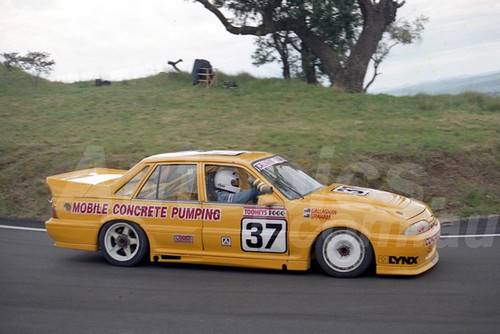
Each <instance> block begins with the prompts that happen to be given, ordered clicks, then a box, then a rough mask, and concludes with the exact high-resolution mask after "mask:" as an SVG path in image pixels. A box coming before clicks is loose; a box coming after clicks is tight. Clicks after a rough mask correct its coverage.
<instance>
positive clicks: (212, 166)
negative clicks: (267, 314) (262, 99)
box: [46, 150, 441, 277]
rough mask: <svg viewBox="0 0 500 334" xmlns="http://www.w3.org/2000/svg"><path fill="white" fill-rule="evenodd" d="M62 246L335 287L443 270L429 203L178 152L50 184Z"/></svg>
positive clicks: (264, 161)
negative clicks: (288, 274)
mask: <svg viewBox="0 0 500 334" xmlns="http://www.w3.org/2000/svg"><path fill="white" fill-rule="evenodd" d="M47 184H48V185H49V187H50V190H51V192H52V196H53V198H52V218H51V219H50V220H48V221H47V222H46V227H47V232H48V233H49V235H50V236H51V237H52V238H53V239H54V240H55V245H56V246H59V247H66V248H73V249H80V250H87V251H98V250H100V251H101V252H102V254H103V256H104V257H105V258H106V260H107V261H109V262H110V263H111V264H113V265H117V266H134V265H137V264H139V263H141V262H143V261H154V262H185V263H199V264H212V265H224V266H240V267H254V268H271V269H288V270H308V269H309V268H310V265H311V261H313V260H317V261H318V263H319V265H320V266H321V268H322V269H323V270H324V271H325V272H326V273H327V274H329V275H331V276H335V277H356V276H359V275H360V274H362V273H364V272H365V271H366V270H367V269H368V268H370V266H371V265H373V266H374V267H375V269H376V273H377V274H390V275H416V274H420V273H422V272H425V271H426V270H428V269H430V268H431V267H433V266H434V265H435V264H436V263H437V262H438V258H439V257H438V252H437V250H436V244H437V241H438V239H439V236H440V228H441V227H440V223H439V221H438V220H437V219H436V217H434V215H433V213H432V212H431V210H430V209H429V207H428V206H427V205H425V204H424V203H421V202H419V201H416V200H414V199H410V198H406V197H403V196H400V195H396V194H392V193H388V192H383V191H378V190H374V189H366V188H360V187H353V186H348V185H343V184H332V185H330V186H324V185H322V184H320V183H319V182H317V181H316V180H314V179H313V178H312V177H310V176H308V175H307V174H306V173H304V172H303V171H302V170H301V169H300V168H298V167H297V166H295V165H294V164H292V163H290V162H289V161H287V160H286V159H285V158H283V157H280V156H278V155H274V154H270V153H265V152H248V151H227V150H226V151H185V152H176V153H166V154H159V155H155V156H151V157H148V158H145V159H144V160H142V161H140V162H139V163H138V164H137V165H135V166H134V167H133V168H131V169H130V170H128V171H124V170H116V169H104V168H94V169H86V170H80V171H75V172H70V173H65V174H60V175H54V176H50V177H48V178H47Z"/></svg>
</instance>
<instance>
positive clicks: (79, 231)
mask: <svg viewBox="0 0 500 334" xmlns="http://www.w3.org/2000/svg"><path fill="white" fill-rule="evenodd" d="M45 228H46V229H47V233H48V234H49V235H50V237H51V238H52V239H54V241H55V243H54V245H55V246H58V247H63V248H72V249H80V250H88V251H97V250H98V249H99V245H98V243H99V242H98V236H99V230H100V228H101V223H99V222H79V221H74V220H65V219H56V218H51V219H49V220H48V221H46V222H45Z"/></svg>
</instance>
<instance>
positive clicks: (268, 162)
mask: <svg viewBox="0 0 500 334" xmlns="http://www.w3.org/2000/svg"><path fill="white" fill-rule="evenodd" d="M283 162H286V160H285V159H283V158H282V157H280V156H275V157H271V158H267V159H264V160H261V161H258V162H256V163H254V164H253V166H254V167H255V169H257V170H258V171H259V172H260V171H262V170H264V169H266V168H267V167H269V166H272V165H276V164H280V163H283Z"/></svg>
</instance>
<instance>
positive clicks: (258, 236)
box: [245, 223, 262, 248]
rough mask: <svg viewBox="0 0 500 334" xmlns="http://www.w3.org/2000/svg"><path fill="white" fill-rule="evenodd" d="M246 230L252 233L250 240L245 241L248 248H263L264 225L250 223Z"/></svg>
mask: <svg viewBox="0 0 500 334" xmlns="http://www.w3.org/2000/svg"><path fill="white" fill-rule="evenodd" d="M246 228H247V229H248V231H250V238H248V239H246V240H245V243H246V244H247V246H248V247H250V248H262V224H260V223H248V224H247V226H246ZM254 229H255V231H254ZM253 238H255V241H254V240H253Z"/></svg>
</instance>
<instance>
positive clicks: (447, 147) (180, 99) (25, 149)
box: [0, 67, 500, 219]
mask: <svg viewBox="0 0 500 334" xmlns="http://www.w3.org/2000/svg"><path fill="white" fill-rule="evenodd" d="M219 78H220V79H219V82H221V81H223V80H235V81H236V82H237V83H238V85H239V87H238V88H236V89H224V88H222V85H221V84H220V83H219V85H218V86H217V87H212V88H210V89H206V88H203V87H193V86H192V85H191V81H190V78H189V75H188V74H186V73H169V74H166V73H161V74H158V75H156V76H153V77H149V78H145V79H138V80H128V81H123V82H113V83H112V85H111V86H109V87H95V86H94V85H93V82H77V83H73V84H62V83H54V82H48V81H45V80H42V81H40V82H39V84H38V85H37V86H35V85H34V84H33V81H32V80H31V79H30V78H29V76H27V75H25V74H24V73H21V72H17V71H15V72H9V71H7V70H5V68H3V67H0V115H1V124H0V136H1V144H0V154H1V157H0V169H1V176H0V187H1V193H0V216H9V217H29V218H36V219H46V218H47V217H48V213H49V205H48V203H47V201H48V200H49V199H50V194H49V191H48V189H47V187H46V186H45V183H44V180H45V177H46V176H48V175H52V174H56V173H61V172H66V171H71V170H75V169H78V168H85V167H88V166H92V165H99V166H107V167H113V168H124V169H127V168H129V167H130V166H131V165H133V164H134V163H136V162H137V161H139V160H140V159H142V158H143V157H145V156H148V155H151V154H156V153H160V152H169V151H177V150H186V149H248V150H263V151H270V152H276V153H279V154H281V155H283V156H286V157H287V158H290V159H291V160H294V161H296V162H298V163H299V164H301V165H302V166H303V167H304V169H306V170H307V171H308V172H309V173H311V174H312V175H313V176H317V177H318V178H319V179H321V181H322V182H325V183H328V182H330V183H331V182H334V181H336V180H338V179H339V178H345V177H346V175H347V176H350V179H349V181H352V182H353V183H355V184H359V185H365V186H374V187H379V188H382V189H387V190H391V191H395V192H400V193H403V194H406V195H416V196H417V197H421V198H420V199H423V200H425V201H427V202H432V201H433V199H435V198H439V199H440V200H439V202H440V203H442V202H443V200H442V199H443V198H444V203H445V205H444V207H443V208H440V210H442V211H441V212H442V213H443V214H444V213H446V214H448V213H451V214H457V215H469V214H493V213H498V211H499V210H498V209H499V207H500V202H499V198H500V193H499V188H500V186H499V179H500V175H499V170H500V168H499V167H500V166H499V161H498V149H499V146H500V140H499V127H498V124H500V99H499V98H493V97H488V96H484V95H481V94H476V93H467V94H462V95H458V96H449V95H443V96H426V95H419V96H415V97H392V96H387V95H376V96H373V95H353V94H344V93H339V92H334V91H332V90H330V89H329V88H324V87H316V86H310V85H306V84H304V83H302V82H300V81H284V80H280V79H255V78H252V77H251V76H249V75H247V74H242V75H240V76H236V77H229V76H226V75H224V74H220V76H219ZM415 165H417V166H419V167H420V169H421V173H420V172H416V169H412V168H410V167H409V166H415ZM359 166H362V168H361V170H359V169H360V168H359ZM401 166H403V169H402V171H401V173H400V174H394V170H401ZM405 166H406V167H405ZM405 168H406V169H405ZM374 171H376V172H374ZM395 175H396V176H397V178H399V179H402V180H406V181H407V182H406V186H404V184H405V183H404V182H403V186H401V185H396V183H395V182H394V178H395ZM391 178H392V179H391ZM415 189H417V190H418V191H415ZM438 214H439V212H438Z"/></svg>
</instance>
